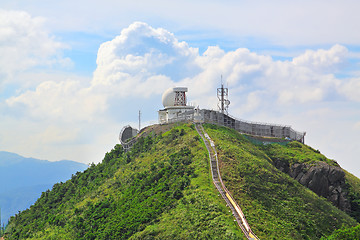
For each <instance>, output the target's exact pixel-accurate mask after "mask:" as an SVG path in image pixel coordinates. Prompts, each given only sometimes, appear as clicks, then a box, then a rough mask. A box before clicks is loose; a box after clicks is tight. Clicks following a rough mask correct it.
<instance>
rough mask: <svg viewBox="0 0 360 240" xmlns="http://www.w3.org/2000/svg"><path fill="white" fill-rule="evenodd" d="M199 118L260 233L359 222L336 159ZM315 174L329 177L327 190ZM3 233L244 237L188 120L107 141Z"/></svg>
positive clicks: (353, 184)
mask: <svg viewBox="0 0 360 240" xmlns="http://www.w3.org/2000/svg"><path fill="white" fill-rule="evenodd" d="M204 127H205V130H206V132H207V133H208V134H209V135H210V137H211V138H212V139H213V140H214V142H215V144H216V148H217V151H218V156H219V161H220V169H221V174H222V177H223V180H224V182H225V185H226V186H227V188H228V189H229V191H230V192H231V193H232V195H233V196H234V198H235V199H236V201H237V202H238V204H239V205H240V206H241V208H242V210H243V212H244V213H245V215H246V218H247V220H248V222H249V224H250V226H251V228H252V230H253V231H254V232H255V233H256V235H257V236H258V237H259V238H260V239H319V238H321V237H323V238H325V237H327V236H330V235H331V234H332V233H333V232H334V231H335V230H336V229H340V228H351V227H355V226H357V225H358V221H360V219H359V213H360V211H359V208H358V205H357V201H358V199H359V197H358V196H359V194H360V188H359V186H360V181H359V179H357V178H356V177H354V176H353V175H351V174H350V173H348V172H346V171H343V170H342V169H341V168H340V166H339V165H338V164H337V163H336V162H335V161H333V160H330V159H327V158H326V157H325V156H323V155H322V154H321V153H320V152H319V151H317V150H314V149H312V148H310V147H308V146H306V145H304V144H301V143H298V142H288V141H283V142H279V143H271V144H270V143H269V142H266V141H265V140H264V141H262V140H261V139H260V140H259V139H253V138H251V137H248V136H244V135H241V134H239V133H237V132H236V131H234V130H231V129H228V128H224V127H218V126H215V125H206V124H205V125H204ZM322 169H327V171H325V170H322ZM334 169H335V170H336V171H335V170H334ZM330 170H331V171H330ZM300 172H301V173H302V175H301V174H300ZM325 172H326V174H323V175H319V174H320V173H325ZM295 173H296V174H295ZM319 176H320V177H319ZM317 179H320V183H323V182H324V181H325V180H327V181H328V184H327V185H326V189H325V190H326V191H325V190H324V189H323V188H321V187H319V184H317V181H318V180H317ZM324 179H325V180H324ZM320 185H321V184H320ZM319 189H320V190H319ZM334 189H336V191H335V190H334ZM318 190H319V191H318ZM316 191H318V192H317V193H315V192H316ZM339 191H340V192H339ZM336 197H337V198H336ZM335 198H336V199H335ZM339 199H342V200H341V201H340V200H339ZM334 200H339V201H334ZM340 202H345V204H343V205H341V204H340V205H339V204H337V203H340ZM7 233H8V235H7V238H8V239H244V237H243V235H242V232H241V230H240V229H239V227H238V226H237V225H236V223H235V222H234V218H233V216H232V215H231V213H229V209H228V208H227V206H226V204H225V202H224V201H223V199H222V198H221V197H220V196H219V195H218V193H217V191H216V189H215V188H214V185H213V183H212V180H211V175H210V168H209V159H208V152H207V150H206V148H205V145H204V143H203V142H202V140H201V138H200V137H199V135H198V134H197V132H196V131H195V129H194V126H193V125H191V124H180V125H164V126H159V125H155V126H152V127H149V128H147V129H145V130H144V131H142V132H141V134H140V136H138V139H137V143H136V144H135V145H134V146H133V148H132V150H131V151H129V152H127V153H124V151H123V149H122V147H121V145H116V146H115V147H114V149H113V150H112V151H110V152H109V153H106V155H105V157H104V159H103V161H102V162H101V163H99V164H97V165H95V164H93V165H92V166H90V167H89V168H88V169H87V170H85V171H84V172H83V173H77V174H76V175H73V176H72V178H71V179H70V180H68V181H66V182H64V183H58V184H55V185H54V186H53V188H52V190H51V191H46V192H44V193H43V194H42V195H41V197H40V198H39V199H38V200H37V201H36V203H35V204H34V205H33V206H32V207H31V208H30V209H28V210H26V211H23V212H21V213H19V214H16V215H15V216H14V217H12V218H11V220H10V222H9V225H8V228H7ZM334 234H336V232H335V233H334Z"/></svg>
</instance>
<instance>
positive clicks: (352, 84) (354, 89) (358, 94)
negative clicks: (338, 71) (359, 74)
mask: <svg viewBox="0 0 360 240" xmlns="http://www.w3.org/2000/svg"><path fill="white" fill-rule="evenodd" d="M338 91H339V92H340V93H341V94H343V95H344V96H346V97H347V98H348V99H350V100H353V101H356V102H360V78H353V79H350V80H348V81H343V82H342V84H341V86H340V88H339V90H338Z"/></svg>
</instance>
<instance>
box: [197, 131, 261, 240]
mask: <svg viewBox="0 0 360 240" xmlns="http://www.w3.org/2000/svg"><path fill="white" fill-rule="evenodd" d="M199 126H200V128H201V130H200V129H199ZM195 128H196V131H197V132H198V134H199V135H200V137H201V138H202V140H203V141H204V143H205V146H206V149H207V150H208V152H209V159H210V169H211V175H212V179H213V183H214V185H215V187H216V189H217V190H218V191H219V193H220V194H221V196H222V197H223V198H224V200H225V202H226V203H227V206H229V207H230V209H231V211H232V212H233V215H234V216H235V219H236V221H237V223H238V225H239V227H240V228H241V230H242V231H243V233H244V235H245V236H246V238H247V239H259V238H258V237H257V236H256V235H255V234H254V233H253V231H252V230H251V228H250V225H249V224H248V222H247V221H246V218H245V215H244V213H243V212H242V210H241V208H240V206H239V205H238V204H237V203H236V201H235V199H234V198H233V197H232V196H231V193H230V192H229V190H228V189H227V188H226V186H225V184H224V183H223V181H222V178H221V174H220V169H219V161H218V157H217V152H216V148H215V143H214V142H213V141H212V140H211V138H210V137H209V135H208V134H207V133H206V132H205V130H204V128H203V126H202V125H201V124H195ZM214 156H215V157H214ZM214 160H215V162H216V176H215V174H214V170H215V169H214V166H213V165H212V162H213V161H214ZM219 183H220V185H219Z"/></svg>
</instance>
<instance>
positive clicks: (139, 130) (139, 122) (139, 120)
mask: <svg viewBox="0 0 360 240" xmlns="http://www.w3.org/2000/svg"><path fill="white" fill-rule="evenodd" d="M140 123H141V111H140V110H139V132H140V126H141V125H140Z"/></svg>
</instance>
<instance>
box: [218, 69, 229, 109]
mask: <svg viewBox="0 0 360 240" xmlns="http://www.w3.org/2000/svg"><path fill="white" fill-rule="evenodd" d="M217 97H218V99H219V103H218V107H219V111H220V112H221V113H225V114H228V108H229V105H230V101H229V99H228V98H229V89H228V88H224V84H223V80H222V75H221V87H220V88H218V89H217Z"/></svg>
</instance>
